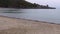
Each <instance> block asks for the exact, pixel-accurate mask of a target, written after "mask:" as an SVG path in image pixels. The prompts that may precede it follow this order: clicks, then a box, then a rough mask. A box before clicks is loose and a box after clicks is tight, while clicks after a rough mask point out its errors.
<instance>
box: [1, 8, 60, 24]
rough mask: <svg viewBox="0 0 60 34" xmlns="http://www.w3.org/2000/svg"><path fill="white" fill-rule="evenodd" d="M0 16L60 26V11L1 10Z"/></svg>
mask: <svg viewBox="0 0 60 34" xmlns="http://www.w3.org/2000/svg"><path fill="white" fill-rule="evenodd" d="M0 15H2V16H8V17H14V18H24V19H31V20H38V21H45V22H51V23H56V24H60V9H15V8H0Z"/></svg>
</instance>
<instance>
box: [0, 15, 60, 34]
mask: <svg viewBox="0 0 60 34" xmlns="http://www.w3.org/2000/svg"><path fill="white" fill-rule="evenodd" d="M6 33H7V34H15V33H16V34H60V25H58V24H54V23H51V24H50V23H49V22H44V21H37V20H29V19H21V18H14V17H8V16H2V15H0V34H6Z"/></svg>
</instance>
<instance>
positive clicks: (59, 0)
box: [26, 0, 60, 8]
mask: <svg viewBox="0 0 60 34" xmlns="http://www.w3.org/2000/svg"><path fill="white" fill-rule="evenodd" d="M26 1H29V2H31V3H37V4H40V5H47V4H48V5H49V6H51V7H56V8H60V0H26Z"/></svg>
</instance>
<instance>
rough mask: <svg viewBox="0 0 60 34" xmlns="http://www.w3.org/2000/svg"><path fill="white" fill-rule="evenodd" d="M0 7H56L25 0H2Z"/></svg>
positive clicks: (0, 0)
mask: <svg viewBox="0 0 60 34" xmlns="http://www.w3.org/2000/svg"><path fill="white" fill-rule="evenodd" d="M0 7H4V8H40V9H55V8H53V7H49V6H48V5H47V6H44V5H39V4H36V3H30V2H27V1H25V0H0Z"/></svg>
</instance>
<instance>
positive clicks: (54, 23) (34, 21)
mask: <svg viewBox="0 0 60 34" xmlns="http://www.w3.org/2000/svg"><path fill="white" fill-rule="evenodd" d="M0 17H6V18H12V19H22V20H27V21H34V22H42V23H48V24H56V23H54V22H47V21H38V20H31V19H25V18H16V17H9V16H2V15H0ZM56 25H60V24H56Z"/></svg>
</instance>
